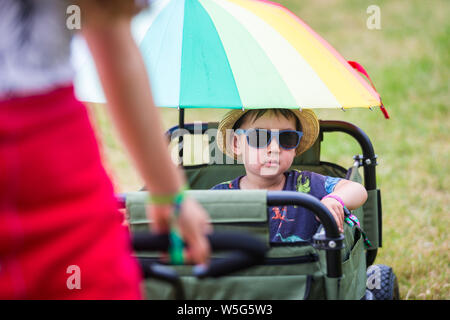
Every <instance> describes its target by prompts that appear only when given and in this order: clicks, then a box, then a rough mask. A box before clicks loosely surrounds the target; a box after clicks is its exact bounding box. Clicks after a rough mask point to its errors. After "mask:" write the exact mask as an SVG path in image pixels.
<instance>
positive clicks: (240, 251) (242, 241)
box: [132, 232, 268, 278]
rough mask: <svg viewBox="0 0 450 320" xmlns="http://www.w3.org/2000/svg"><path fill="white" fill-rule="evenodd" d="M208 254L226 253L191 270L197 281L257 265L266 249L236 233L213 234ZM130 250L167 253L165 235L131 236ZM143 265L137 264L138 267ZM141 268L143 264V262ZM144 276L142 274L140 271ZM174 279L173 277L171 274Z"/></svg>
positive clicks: (142, 234) (209, 237)
mask: <svg viewBox="0 0 450 320" xmlns="http://www.w3.org/2000/svg"><path fill="white" fill-rule="evenodd" d="M207 239H208V241H209V243H210V246H211V250H212V251H229V252H230V253H228V254H227V255H226V256H224V257H223V258H217V259H212V260H211V262H210V263H209V265H207V266H204V267H203V266H195V267H194V268H193V273H192V275H193V276H195V277H197V278H208V277H211V278H216V277H221V276H224V275H227V274H230V273H233V272H236V271H240V270H243V269H246V268H249V267H251V266H254V265H258V264H261V263H262V262H263V261H264V258H265V255H266V252H267V250H268V247H267V246H266V245H265V244H264V243H263V242H262V241H260V240H258V239H256V238H255V237H252V236H249V235H246V234H242V233H237V232H216V233H214V234H211V235H207ZM132 242H133V248H134V249H135V250H138V251H167V249H168V247H169V245H170V239H169V236H168V235H157V234H151V233H147V232H145V233H135V234H134V236H133V241H132ZM142 262H144V261H142V260H141V263H142ZM144 268H145V262H144ZM144 273H145V270H144ZM172 276H173V277H174V275H173V274H172Z"/></svg>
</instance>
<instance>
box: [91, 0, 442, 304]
mask: <svg viewBox="0 0 450 320" xmlns="http://www.w3.org/2000/svg"><path fill="white" fill-rule="evenodd" d="M278 2H280V3H281V4H283V5H285V6H286V7H288V8H289V9H290V10H292V11H293V12H294V13H295V14H297V15H298V16H299V17H301V18H302V19H303V20H304V21H305V22H306V23H308V24H309V25H310V26H311V27H312V28H313V29H314V30H315V31H316V32H318V33H319V34H320V35H321V36H322V37H323V38H325V39H326V40H327V41H328V42H329V43H330V44H331V45H332V46H333V47H335V48H336V49H337V50H338V51H339V52H340V53H341V54H342V55H343V56H344V57H345V58H346V59H348V60H355V61H358V62H360V63H361V64H362V65H363V66H364V67H365V68H366V70H367V71H368V72H369V74H370V76H371V78H372V80H373V81H374V83H375V85H376V87H377V89H378V91H379V92H380V93H381V96H382V97H383V102H384V104H385V105H386V107H387V109H388V111H389V113H390V115H391V119H390V120H385V119H384V118H383V116H382V114H381V112H380V111H379V110H373V111H368V110H352V111H346V112H342V111H333V110H320V111H318V112H317V113H318V115H319V117H320V118H321V119H337V120H344V121H349V122H352V123H354V124H356V125H358V126H359V127H360V128H362V129H363V130H364V131H365V132H366V133H367V134H368V135H369V137H370V138H371V139H372V142H373V144H374V147H375V151H376V153H377V155H378V157H379V161H378V162H379V165H378V167H377V183H378V186H379V188H380V189H381V193H382V203H383V239H384V240H383V248H382V249H380V250H379V255H378V257H377V260H376V263H383V264H387V265H390V266H392V267H393V269H394V271H395V273H396V274H397V277H398V279H399V284H400V294H401V297H402V298H403V299H449V298H450V280H449V263H450V259H449V252H450V251H449V241H448V236H447V235H448V233H447V232H448V229H449V228H448V226H449V222H450V215H449V211H450V200H449V199H450V197H449V192H448V191H449V190H450V184H449V180H448V179H449V177H450V176H449V173H450V168H449V163H450V161H449V157H450V143H449V142H450V135H449V132H450V104H449V100H450V96H449V65H450V56H449V52H450V22H449V20H448V16H449V14H450V2H448V1H446V0H433V1H420V0H413V1H408V2H406V1H376V4H377V5H379V7H380V9H381V30H368V29H367V28H366V19H367V18H368V14H367V13H366V9H367V6H368V5H369V4H372V3H370V2H367V1H357V0H352V1H331V0H326V1H325V0H321V1H317V0H316V1H308V2H306V1H298V0H284V1H278ZM103 109H104V107H102V106H97V107H94V108H92V110H93V113H92V115H93V116H94V119H95V120H96V121H95V123H96V124H97V126H98V128H99V131H98V132H99V137H100V138H101V139H102V141H103V146H104V147H103V154H104V158H105V163H106V165H107V167H108V169H109V172H110V174H111V176H112V177H113V179H114V181H115V184H116V189H117V190H119V191H123V190H135V189H137V188H139V187H140V186H141V184H142V181H141V180H140V178H139V177H138V175H137V174H136V172H135V171H134V169H133V168H132V167H131V165H130V162H129V159H128V158H127V156H126V154H125V153H124V151H123V148H122V145H121V144H120V143H119V142H118V139H117V135H116V133H115V131H114V129H112V128H111V125H110V122H109V119H108V118H107V116H106V115H105V113H104V110H103ZM163 114H164V125H165V127H166V128H167V127H169V126H171V125H174V124H176V123H177V120H176V110H163ZM220 116H221V113H217V112H211V111H210V110H189V111H188V112H187V121H193V120H218V119H220ZM358 153H360V150H359V149H358V146H357V145H356V143H355V142H353V141H351V139H349V138H347V137H345V136H343V135H342V134H327V135H326V140H325V141H324V144H323V157H324V160H328V161H333V162H337V163H340V164H341V165H343V166H350V165H351V163H352V158H351V157H352V156H353V155H354V154H358Z"/></svg>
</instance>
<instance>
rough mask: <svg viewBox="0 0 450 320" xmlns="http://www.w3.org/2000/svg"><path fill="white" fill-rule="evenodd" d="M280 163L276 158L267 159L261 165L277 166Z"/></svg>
mask: <svg viewBox="0 0 450 320" xmlns="http://www.w3.org/2000/svg"><path fill="white" fill-rule="evenodd" d="M279 165H280V163H279V162H278V161H276V160H268V161H264V164H263V166H264V167H275V166H279Z"/></svg>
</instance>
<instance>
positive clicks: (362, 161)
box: [353, 154, 378, 167]
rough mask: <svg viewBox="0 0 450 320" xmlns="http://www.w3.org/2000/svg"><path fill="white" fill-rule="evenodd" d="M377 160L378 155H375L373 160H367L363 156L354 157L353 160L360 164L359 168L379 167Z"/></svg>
mask: <svg viewBox="0 0 450 320" xmlns="http://www.w3.org/2000/svg"><path fill="white" fill-rule="evenodd" d="M377 158H378V156H377V155H375V156H374V157H373V158H365V157H364V156H363V155H361V154H357V155H356V156H353V160H355V161H358V162H359V167H367V166H377V165H378V162H377Z"/></svg>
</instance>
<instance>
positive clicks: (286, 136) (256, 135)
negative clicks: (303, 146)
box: [235, 128, 303, 150]
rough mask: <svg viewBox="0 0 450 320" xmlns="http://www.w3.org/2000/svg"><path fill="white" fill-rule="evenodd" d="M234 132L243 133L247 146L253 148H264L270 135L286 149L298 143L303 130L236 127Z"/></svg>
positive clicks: (268, 142)
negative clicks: (245, 128)
mask: <svg viewBox="0 0 450 320" xmlns="http://www.w3.org/2000/svg"><path fill="white" fill-rule="evenodd" d="M235 133H236V134H238V135H239V134H245V135H246V136H247V142H248V144H249V146H251V147H253V148H258V149H259V148H266V147H267V146H268V145H270V142H271V141H272V137H274V136H275V137H276V138H277V140H278V145H279V146H280V147H282V148H283V149H286V150H291V149H295V148H297V147H298V145H299V143H300V139H301V138H302V136H303V132H301V131H296V130H275V131H271V130H267V129H253V128H252V129H248V130H244V129H237V130H236V131H235Z"/></svg>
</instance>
